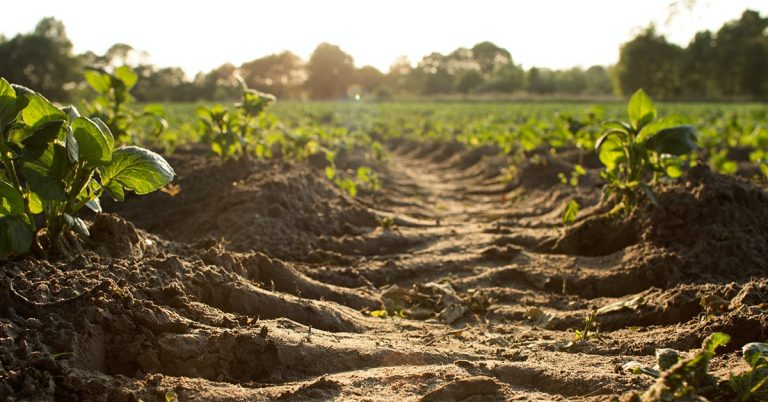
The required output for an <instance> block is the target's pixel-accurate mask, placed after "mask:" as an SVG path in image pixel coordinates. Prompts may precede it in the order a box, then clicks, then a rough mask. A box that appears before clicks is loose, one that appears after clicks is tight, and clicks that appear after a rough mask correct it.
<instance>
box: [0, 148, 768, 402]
mask: <svg viewBox="0 0 768 402" xmlns="http://www.w3.org/2000/svg"><path fill="white" fill-rule="evenodd" d="M185 152H186V153H185ZM174 158H175V159H172V160H171V162H172V163H173V164H174V167H176V169H177V171H178V172H180V176H179V183H180V185H181V188H182V191H181V193H180V194H179V195H178V196H176V197H169V196H167V195H163V194H155V195H151V196H148V197H144V198H142V199H138V200H131V201H129V202H127V203H126V204H125V205H122V206H113V207H110V206H107V207H108V208H112V210H115V211H117V212H119V213H120V215H121V216H124V217H125V218H126V219H127V220H128V221H129V222H133V223H134V224H135V225H136V226H137V227H138V228H140V229H144V230H146V231H148V232H150V233H154V234H148V233H146V232H143V231H141V230H136V229H134V227H133V225H131V224H130V223H127V222H126V221H123V220H122V219H120V218H116V217H113V216H109V215H105V216H99V217H95V218H94V219H95V222H94V223H93V225H92V227H91V232H92V233H95V234H96V235H97V236H94V237H95V238H98V239H99V240H98V241H93V242H90V243H86V244H84V245H82V246H80V247H81V248H80V249H76V250H75V251H77V253H76V255H75V256H73V258H70V259H68V260H66V261H64V262H57V263H50V262H47V261H43V260H36V259H33V258H30V259H27V260H21V261H17V262H13V263H8V264H6V265H5V266H4V270H3V273H4V276H3V278H2V279H3V280H2V288H0V301H2V302H3V304H2V305H3V306H5V307H4V308H3V309H2V310H0V313H2V314H0V324H1V325H2V326H1V327H0V341H2V342H3V345H5V346H4V349H3V354H2V355H0V363H2V366H0V379H1V380H2V382H0V396H2V397H9V396H12V397H21V398H24V397H28V398H29V397H31V398H32V399H57V400H75V399H77V400H83V399H92V400H128V401H132V400H136V399H139V398H140V399H142V400H165V399H166V398H171V399H172V398H173V396H174V395H177V396H178V397H179V399H180V400H278V399H279V400H301V401H304V400H344V401H347V400H366V401H389V400H425V401H432V400H433V401H451V400H455V401H459V400H467V401H496V400H499V401H500V400H521V401H523V400H524V401H528V400H542V401H549V400H605V399H607V398H609V397H610V396H617V395H620V394H622V393H625V392H627V391H631V390H641V389H645V388H647V387H648V386H649V385H651V384H652V382H653V380H652V379H651V378H650V377H644V376H639V375H633V374H628V373H624V372H622V370H621V366H622V365H623V364H624V363H626V362H628V361H637V362H640V363H643V364H649V365H651V364H652V363H653V361H654V357H653V354H654V351H655V349H656V348H662V347H668V348H675V349H679V350H682V351H686V350H691V349H695V348H697V347H698V346H699V345H700V343H701V341H702V339H703V338H704V337H705V336H706V335H707V334H709V333H710V332H713V331H724V332H728V333H731V334H732V335H734V344H733V345H732V347H730V349H729V350H728V352H729V353H730V352H732V351H734V350H736V349H737V348H738V347H739V346H740V345H742V344H744V343H746V342H750V341H760V340H764V337H765V332H766V324H765V323H766V322H768V320H766V318H768V317H766V313H765V310H762V309H760V308H758V309H757V310H755V309H754V308H752V307H756V306H757V305H760V304H761V303H763V304H764V303H765V302H766V301H768V281H766V280H765V279H754V277H755V275H756V273H758V274H759V273H762V276H765V273H766V272H768V267H766V266H765V261H764V260H763V259H761V258H762V256H764V255H765V253H764V249H761V247H768V246H765V244H764V240H765V237H766V236H767V234H768V229H766V228H764V227H763V226H760V225H764V223H762V222H766V223H765V224H768V219H764V220H763V218H768V197H766V196H765V195H764V191H762V190H759V189H754V188H752V187H749V186H747V185H746V184H742V183H736V182H732V181H728V180H725V181H723V180H724V179H720V178H718V177H719V176H718V177H713V178H705V179H701V180H699V181H700V182H701V183H699V182H697V181H690V182H689V185H687V187H682V189H681V187H673V188H671V189H670V190H668V191H666V192H662V193H661V194H660V200H661V202H662V206H661V207H659V208H658V209H657V210H653V211H656V212H653V213H654V214H661V213H664V214H665V215H664V216H663V217H662V218H658V217H656V216H655V215H652V216H651V218H648V219H649V221H648V222H646V221H644V220H643V219H645V218H643V216H645V215H642V214H641V215H639V216H640V218H633V219H632V220H628V221H627V223H626V224H621V225H618V226H616V225H613V224H610V223H606V222H603V221H600V220H595V219H592V218H590V216H593V217H594V216H596V215H597V214H595V213H594V212H595V208H596V205H597V200H598V197H599V189H598V187H597V186H596V185H595V183H596V181H595V180H593V176H594V174H595V172H590V175H588V176H587V177H585V178H583V179H582V181H581V183H580V185H579V186H578V187H575V188H574V187H570V186H565V185H561V184H559V178H558V173H562V172H570V169H571V165H569V164H568V163H567V162H563V161H561V160H559V159H553V158H551V157H550V156H547V154H542V155H539V156H536V157H532V158H531V162H530V163H526V164H524V165H523V166H520V167H519V170H518V172H517V173H518V174H517V177H518V179H517V180H515V181H512V182H510V181H508V180H507V176H506V174H505V172H504V171H503V170H502V169H501V168H502V167H504V166H505V164H506V160H505V159H504V158H503V157H502V156H499V155H498V154H497V153H496V152H495V151H493V150H489V149H482V148H481V149H477V150H472V151H467V150H463V149H461V148H460V147H456V146H455V145H450V144H448V145H437V144H414V143H407V142H403V143H400V144H397V145H396V146H394V147H393V150H392V153H391V156H390V160H389V161H388V163H386V164H385V165H384V166H382V167H381V172H380V175H381V179H382V184H383V188H382V190H381V191H380V192H379V193H378V194H375V195H371V194H364V195H362V196H361V197H358V198H357V199H350V198H348V197H345V196H341V195H340V193H339V191H338V190H337V189H334V188H332V187H331V186H330V184H329V183H328V182H327V181H326V180H325V179H323V178H322V171H319V172H318V171H313V170H310V169H309V168H307V167H306V166H303V165H294V164H287V163H280V162H276V163H251V162H249V163H239V164H235V163H228V164H227V163H224V164H211V162H210V161H209V160H207V159H205V158H201V157H200V155H199V153H196V151H195V150H191V151H184V150H182V151H180V155H178V156H175V157H174ZM534 161H535V162H534ZM697 183H699V184H697ZM697 186H698V187H697ZM726 193H727V194H730V195H729V196H724V195H723V194H726ZM689 194H695V196H696V197H699V198H700V199H703V200H705V201H702V205H710V204H713V203H710V202H709V201H706V197H711V198H714V199H717V200H719V201H718V203H716V204H714V205H717V206H718V207H721V208H722V209H723V211H726V212H723V213H719V212H717V211H708V212H707V213H706V214H703V215H702V216H706V217H707V218H706V219H705V218H697V219H694V220H691V221H692V222H696V223H697V224H699V223H700V224H701V225H709V226H701V227H694V228H693V229H690V232H691V233H693V232H696V233H699V232H700V233H703V234H702V235H701V236H699V237H698V238H696V237H695V236H689V237H687V239H688V240H686V241H688V243H685V244H677V243H675V240H674V239H673V240H667V238H666V237H664V236H665V235H664V234H665V233H667V232H668V228H667V227H666V226H664V225H663V224H660V223H657V221H658V222H663V223H667V222H668V223H670V224H673V223H675V222H676V221H675V219H677V217H678V216H679V213H680V212H676V211H677V209H675V208H677V206H679V205H681V203H682V202H685V200H686V198H684V197H687V196H688V195H689ZM675 197H678V198H675ZM729 197H730V198H729ZM569 199H578V200H579V201H580V203H581V204H582V205H584V212H583V214H582V217H581V218H580V221H579V222H578V223H577V224H576V225H575V226H574V227H573V228H572V229H569V230H567V231H566V229H564V228H563V227H562V225H561V222H560V216H561V212H562V208H563V207H564V205H565V202H567V201H568V200H569ZM667 200H670V201H669V205H670V207H667V204H666V202H667ZM723 200H725V201H723ZM697 205H698V204H697ZM213 206H215V207H213ZM696 208H698V207H689V208H688V209H685V210H684V213H689V214H690V213H693V212H695V211H697V209H696ZM146 211H153V214H152V215H151V216H148V214H147V213H146ZM659 211H661V212H659ZM691 211H693V212H691ZM743 211H746V212H743ZM742 212H743V213H742ZM676 214H677V215H676ZM760 214H764V215H766V216H763V215H760ZM742 215H743V216H742ZM387 217H389V218H392V222H393V223H394V225H389V224H386V225H382V224H380V223H379V224H377V221H378V222H382V219H384V218H387ZM726 224H731V225H734V227H732V228H726V229H727V230H725V231H724V230H723V228H721V227H719V226H717V225H726ZM612 225H613V226H612ZM677 225H678V226H676V228H677V229H676V230H678V231H682V230H683V229H685V227H682V229H681V226H680V225H679V224H677ZM383 226H387V227H386V228H385V227H383ZM390 226H391V227H390ZM710 226H711V227H712V230H711V231H712V232H717V233H727V235H722V234H720V235H718V236H717V243H711V242H709V239H711V238H715V236H713V235H711V234H710V232H709V231H708V230H710ZM739 228H741V229H742V230H743V231H744V233H758V234H759V236H758V238H757V239H755V240H753V241H745V240H744V238H736V237H737V236H741V234H740V233H741V232H739ZM694 229H695V230H694ZM728 236H732V237H733V238H734V239H735V241H734V242H733V243H729V241H730V240H729V239H730V238H729V237H728ZM760 236H762V237H760ZM689 243H690V244H689ZM712 244H716V246H713V245H712ZM734 244H738V245H739V246H738V247H742V248H741V249H735V248H734V247H737V246H735V245H734ZM726 245H727V246H726ZM75 246H76V244H75V245H73V247H75ZM702 247H704V248H707V249H708V250H710V254H709V255H708V256H706V257H707V259H702V258H700V257H697V255H698V254H697V253H696V250H697V248H702ZM718 247H722V250H720V249H718ZM75 248H76V247H75ZM78 250H79V251H78ZM734 253H737V255H739V257H738V258H736V259H734V257H731V258H730V259H728V258H725V257H727V256H730V255H732V254H734ZM699 254H700V253H699ZM721 257H722V258H721ZM710 260H713V261H715V262H716V263H714V262H712V261H710ZM708 264H709V265H708ZM728 264H738V265H739V266H741V267H742V269H741V270H740V271H739V272H738V273H734V271H733V270H732V269H731V268H730V266H729V265H728ZM704 297H710V298H711V299H712V300H722V301H723V303H724V304H725V307H724V305H722V304H720V305H717V304H715V305H713V306H714V307H713V306H709V305H707V304H702V303H701V300H702V298H704ZM713 297H717V298H718V299H713ZM708 300H709V299H708ZM718 306H719V307H718ZM710 307H712V308H714V310H712V311H710V310H711V309H710ZM747 307H748V308H747ZM383 309H385V310H388V313H387V315H388V316H389V317H387V318H377V317H372V316H371V312H374V311H378V314H379V315H381V314H382V310H383ZM597 309H600V310H597ZM594 311H597V313H596V315H595V322H596V323H597V325H599V329H600V331H599V335H597V336H588V337H587V339H585V340H581V341H578V340H577V339H576V337H575V332H574V329H577V328H578V329H582V330H583V329H584V325H585V324H584V320H585V318H586V317H588V316H590V315H591V314H594V313H593V312H594ZM401 312H402V313H401ZM400 314H402V315H404V316H406V317H407V318H401V317H398V315H400ZM593 330H594V329H593ZM592 333H593V334H594V331H592ZM715 368H716V369H717V370H720V372H721V373H722V374H725V373H727V372H729V371H731V370H734V368H736V369H738V368H741V369H743V367H740V366H739V363H738V356H735V355H733V354H732V353H731V354H726V355H724V356H723V357H718V358H717V359H716V361H715Z"/></svg>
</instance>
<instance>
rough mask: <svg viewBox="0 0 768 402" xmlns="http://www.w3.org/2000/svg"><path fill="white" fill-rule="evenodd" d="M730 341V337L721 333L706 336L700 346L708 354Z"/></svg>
mask: <svg viewBox="0 0 768 402" xmlns="http://www.w3.org/2000/svg"><path fill="white" fill-rule="evenodd" d="M730 341H731V336H730V335H728V334H724V333H722V332H715V333H713V334H712V335H710V336H708V337H707V339H705V340H704V342H703V343H702V344H701V348H702V349H704V350H706V351H707V352H710V353H715V349H717V348H718V347H720V346H725V345H726V344H728V342H730Z"/></svg>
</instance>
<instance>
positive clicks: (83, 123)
mask: <svg viewBox="0 0 768 402" xmlns="http://www.w3.org/2000/svg"><path fill="white" fill-rule="evenodd" d="M72 131H73V133H74V136H75V139H76V140H77V146H78V151H79V153H78V155H79V159H80V160H83V161H86V162H90V163H94V164H106V163H108V162H109V161H111V160H112V149H111V148H110V143H109V140H108V139H107V135H104V133H103V132H102V131H101V129H100V128H99V126H98V125H97V124H96V123H94V122H93V121H92V120H91V119H88V118H86V117H78V118H77V119H75V121H73V122H72Z"/></svg>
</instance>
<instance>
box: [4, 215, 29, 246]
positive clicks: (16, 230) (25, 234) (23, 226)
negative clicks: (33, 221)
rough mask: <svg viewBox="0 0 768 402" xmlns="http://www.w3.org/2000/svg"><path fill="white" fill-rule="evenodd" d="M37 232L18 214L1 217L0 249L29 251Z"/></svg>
mask: <svg viewBox="0 0 768 402" xmlns="http://www.w3.org/2000/svg"><path fill="white" fill-rule="evenodd" d="M34 237H35V234H34V233H33V232H32V228H30V227H29V225H28V224H27V223H26V222H24V220H22V218H21V217H18V216H3V217H0V251H2V252H3V253H8V252H14V253H16V254H22V253H26V252H27V251H29V249H30V247H32V241H33V240H34Z"/></svg>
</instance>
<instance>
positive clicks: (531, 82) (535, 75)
mask: <svg viewBox="0 0 768 402" xmlns="http://www.w3.org/2000/svg"><path fill="white" fill-rule="evenodd" d="M526 89H527V90H528V92H531V93H534V94H552V93H555V91H556V89H557V88H556V87H555V77H554V72H553V71H552V70H550V69H548V68H538V67H531V69H530V70H528V74H527V76H526Z"/></svg>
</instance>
